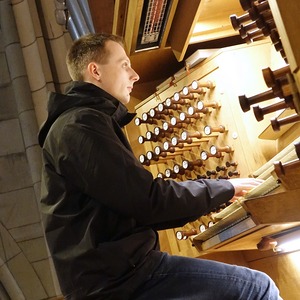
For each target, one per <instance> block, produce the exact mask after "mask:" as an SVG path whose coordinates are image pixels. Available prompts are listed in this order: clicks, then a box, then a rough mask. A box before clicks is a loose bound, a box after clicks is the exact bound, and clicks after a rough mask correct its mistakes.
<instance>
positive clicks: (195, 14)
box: [168, 0, 201, 61]
mask: <svg viewBox="0 0 300 300" xmlns="http://www.w3.org/2000/svg"><path fill="white" fill-rule="evenodd" d="M200 2H201V0H189V1H182V0H181V1H179V3H178V5H177V9H176V13H175V16H174V20H173V23H172V27H171V30H170V34H169V38H168V43H169V44H170V46H171V48H172V50H173V52H174V54H175V56H176V58H177V60H178V61H181V60H182V59H183V57H184V55H185V52H186V50H187V47H188V45H189V40H190V38H191V36H192V33H193V30H194V27H195V25H196V22H197V20H198V18H199V14H200Z"/></svg>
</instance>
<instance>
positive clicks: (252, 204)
mask: <svg viewBox="0 0 300 300" xmlns="http://www.w3.org/2000/svg"><path fill="white" fill-rule="evenodd" d="M278 159H279V161H278ZM253 175H254V176H255V177H257V178H262V179H265V181H264V182H263V183H262V184H261V185H259V186H257V187H256V188H254V189H253V190H251V191H250V192H249V193H248V194H247V195H245V196H244V197H241V198H240V199H238V200H237V201H236V202H234V203H232V204H230V205H229V206H227V207H226V208H225V209H223V210H221V211H220V212H219V213H216V214H214V215H213V216H212V219H213V220H214V225H213V226H211V227H209V228H207V229H206V230H205V231H203V232H200V233H198V234H197V235H194V236H193V237H192V238H191V240H192V242H193V244H194V245H195V246H196V248H197V249H198V250H199V251H209V250H210V249H213V250H216V249H220V250H221V251H224V250H225V249H226V248H228V247H226V244H230V246H229V248H230V249H232V247H233V241H234V240H237V239H239V244H240V239H241V237H242V236H245V235H247V239H248V240H249V234H250V235H251V234H252V233H255V238H254V240H253V241H252V245H250V248H252V249H256V248H257V244H258V243H259V241H260V239H261V238H263V237H264V233H267V234H268V235H272V234H274V233H277V232H278V231H281V230H282V229H288V228H290V227H295V226H299V225H300V213H299V204H300V198H299V192H300V179H299V175H300V138H298V139H297V140H295V141H294V142H293V143H292V144H290V145H289V146H288V147H286V148H285V149H284V150H282V151H281V152H280V153H279V154H277V155H276V156H275V157H274V158H273V159H271V160H270V161H269V162H268V163H267V164H265V165H264V166H263V167H262V168H260V169H259V170H257V171H256V172H254V174H253ZM262 229H264V230H263V232H262V233H261V234H258V232H259V231H261V230H262ZM239 249H241V248H240V247H239ZM247 249H249V243H248V245H247Z"/></svg>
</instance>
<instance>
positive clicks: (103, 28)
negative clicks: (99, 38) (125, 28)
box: [88, 0, 114, 33]
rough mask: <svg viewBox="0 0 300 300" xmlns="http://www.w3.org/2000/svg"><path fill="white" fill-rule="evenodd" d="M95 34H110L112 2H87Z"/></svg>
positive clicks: (89, 0) (110, 0)
mask: <svg viewBox="0 0 300 300" xmlns="http://www.w3.org/2000/svg"><path fill="white" fill-rule="evenodd" d="M88 3H89V7H90V11H91V15H92V20H93V24H94V28H95V31H96V32H107V33H112V28H113V19H114V1H112V0H109V1H98V0H88Z"/></svg>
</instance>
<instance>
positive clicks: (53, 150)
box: [39, 34, 279, 300]
mask: <svg viewBox="0 0 300 300" xmlns="http://www.w3.org/2000/svg"><path fill="white" fill-rule="evenodd" d="M67 66H68V70H69V73H70V75H71V77H72V79H73V80H74V82H73V83H72V85H71V87H70V89H69V90H68V91H67V93H66V95H61V94H55V93H52V94H51V95H50V98H49V105H48V118H47V120H46V122H45V124H44V125H43V127H42V128H41V130H40V133H39V142H40V145H41V146H42V147H43V176H42V196H41V211H42V215H43V221H44V225H45V234H46V238H47V242H48V245H49V249H50V252H51V255H52V258H53V261H54V265H55V268H56V271H57V275H58V279H59V282H60V286H61V290H62V293H63V294H64V296H65V297H66V299H84V300H85V299H114V300H117V299H121V300H126V299H131V300H133V299H151V300H153V299H155V300H156V299H158V300H164V299H209V300H212V299H214V300H215V299H222V300H224V299H230V300H232V299H272V300H274V299H278V297H279V296H278V290H277V288H276V287H275V285H274V283H273V282H272V281H271V280H270V279H269V278H268V277H267V276H266V275H265V274H263V273H260V272H256V271H251V270H249V269H246V268H241V267H236V266H230V265H226V264H221V263H217V262H213V261H206V260H202V259H193V258H184V257H177V256H170V255H168V254H166V253H162V252H160V251H159V241H158V234H157V231H156V230H159V229H165V228H172V227H179V226H182V225H184V224H186V223H187V222H189V221H193V220H195V219H197V218H198V217H199V216H200V215H202V214H205V213H208V212H209V211H211V210H212V209H213V208H215V207H218V206H219V205H220V204H222V203H225V202H227V201H229V200H230V199H232V198H233V197H234V196H239V195H242V194H243V193H245V192H246V191H247V190H249V189H251V188H253V187H254V186H256V185H258V184H259V183H260V181H258V180H254V179H236V180H195V181H192V180H190V181H186V182H175V181H172V180H167V181H164V180H163V179H159V178H157V179H153V177H152V175H151V173H150V172H148V171H147V170H145V169H144V168H143V167H142V165H141V164H140V163H139V162H138V160H137V159H136V158H135V157H134V155H133V153H132V150H131V148H130V145H129V143H128V141H127V139H126V138H125V136H124V134H123V132H122V129H121V128H122V127H123V126H124V125H126V124H127V123H128V122H130V121H131V120H132V118H133V115H132V114H129V113H128V112H127V109H126V108H125V106H124V105H126V104H127V103H128V102H129V100H130V93H131V91H132V88H133V84H134V82H136V81H137V80H138V79H139V76H138V75H137V73H136V72H135V71H134V70H133V69H132V68H131V65H130V60H129V58H128V56H127V55H126V53H125V51H124V48H123V46H122V41H121V40H120V38H119V37H116V36H113V35H108V34H91V35H87V36H84V37H82V38H80V39H79V40H77V41H75V42H74V44H73V46H72V47H71V49H70V50H69V52H68V55H67Z"/></svg>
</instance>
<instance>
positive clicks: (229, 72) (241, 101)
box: [130, 0, 300, 257]
mask: <svg viewBox="0 0 300 300" xmlns="http://www.w3.org/2000/svg"><path fill="white" fill-rule="evenodd" d="M237 1H238V0H237ZM240 3H241V5H242V7H243V8H244V10H245V15H242V16H235V15H233V16H229V17H230V18H231V20H232V24H233V26H234V27H236V28H235V29H236V30H239V32H240V34H241V36H242V37H243V38H245V40H246V42H247V43H245V44H243V45H237V46H233V47H228V48H224V49H220V50H218V51H217V52H214V53H213V54H212V55H211V56H210V57H208V58H206V59H204V60H203V61H202V62H201V63H199V64H198V65H196V66H194V67H192V68H189V67H188V65H187V66H186V68H185V69H184V70H180V71H179V72H178V73H176V74H174V76H173V77H172V78H171V79H170V80H169V81H168V82H166V83H165V85H163V86H162V85H161V86H160V87H159V88H158V89H157V92H156V93H155V94H153V95H152V96H150V97H148V98H147V99H145V100H144V101H143V102H142V103H140V104H139V105H137V106H136V112H137V118H136V120H135V126H136V128H137V129H138V130H136V131H135V133H134V134H131V136H130V140H131V144H132V147H133V150H134V152H135V154H136V156H137V157H138V159H139V160H140V162H141V163H142V164H143V165H144V166H145V168H147V169H149V170H150V171H151V172H152V174H153V176H154V177H162V178H164V179H165V180H168V179H169V178H172V179H173V180H177V181H180V180H187V179H195V178H221V179H224V180H226V179H228V178H233V177H248V176H253V177H258V178H262V179H265V182H264V184H262V185H261V186H260V187H258V188H257V189H254V190H253V191H251V192H250V193H249V194H248V195H247V196H246V197H245V198H242V199H240V200H239V201H237V202H235V203H232V204H231V203H228V204H226V205H224V206H223V207H218V208H216V209H215V210H214V211H212V212H210V213H208V214H207V215H205V216H202V217H200V218H199V219H198V220H197V221H195V222H192V223H188V224H186V225H185V226H184V227H182V228H175V229H172V230H171V229H170V230H165V231H163V232H161V233H160V235H161V238H162V248H164V247H165V248H166V249H168V251H169V252H170V253H172V254H180V255H186V256H194V257H196V256H199V255H202V254H206V253H210V252H215V251H232V250H246V249H264V247H267V248H268V247H271V246H272V244H268V243H264V242H265V241H266V240H268V239H269V238H270V239H271V237H272V236H275V235H276V234H278V233H282V232H285V231H288V230H291V229H294V228H297V227H298V226H300V213H299V204H300V198H299V196H298V194H299V192H300V181H299V178H298V177H299V175H300V161H299V159H300V154H299V153H300V149H299V147H300V146H299V145H300V126H299V120H300V117H299V106H300V102H299V92H298V91H299V90H300V71H299V66H300V57H299V53H300V52H299V49H300V38H299V36H297V34H298V33H297V28H300V24H299V22H300V20H299V18H298V15H299V13H300V4H299V2H298V0H293V1H289V3H286V2H285V1H283V0H277V1H275V0H269V1H250V0H248V1H246V0H240ZM253 11H255V12H256V13H257V14H258V16H259V17H257V18H256V19H255V18H254V19H251V14H253ZM258 20H259V21H258ZM263 21H264V22H265V23H263V25H262V23H261V22H263ZM262 37H263V38H262ZM200 52H201V51H200ZM268 249H269V248H268Z"/></svg>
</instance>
